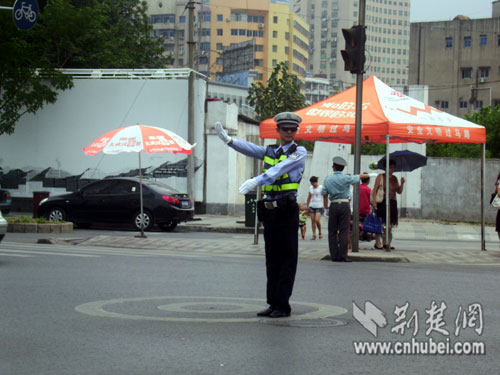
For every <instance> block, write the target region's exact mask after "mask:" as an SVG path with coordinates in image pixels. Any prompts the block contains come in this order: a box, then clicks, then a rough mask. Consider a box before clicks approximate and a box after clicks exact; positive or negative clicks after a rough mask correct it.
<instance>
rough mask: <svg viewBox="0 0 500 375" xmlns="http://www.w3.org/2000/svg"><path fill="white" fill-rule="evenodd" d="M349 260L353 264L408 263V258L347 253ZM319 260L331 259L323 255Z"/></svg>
mask: <svg viewBox="0 0 500 375" xmlns="http://www.w3.org/2000/svg"><path fill="white" fill-rule="evenodd" d="M349 259H351V260H352V261H353V262H386V263H410V261H409V260H408V258H405V257H398V256H380V255H364V254H363V255H360V254H353V253H349ZM320 260H329V261H331V260H332V258H331V257H330V255H325V256H324V257H323V258H321V259H320Z"/></svg>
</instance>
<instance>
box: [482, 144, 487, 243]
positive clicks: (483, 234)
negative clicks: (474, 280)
mask: <svg viewBox="0 0 500 375" xmlns="http://www.w3.org/2000/svg"><path fill="white" fill-rule="evenodd" d="M485 170H486V143H483V147H482V152H481V250H484V251H486V240H485V233H484V227H485V217H484V197H485V195H486V194H485V191H484V174H485Z"/></svg>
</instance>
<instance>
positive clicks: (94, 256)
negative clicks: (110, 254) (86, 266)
mask: <svg viewBox="0 0 500 375" xmlns="http://www.w3.org/2000/svg"><path fill="white" fill-rule="evenodd" d="M2 251H6V252H8V253H28V254H43V255H59V256H68V257H80V258H100V256H99V255H90V254H67V253H55V252H51V251H30V250H7V249H2Z"/></svg>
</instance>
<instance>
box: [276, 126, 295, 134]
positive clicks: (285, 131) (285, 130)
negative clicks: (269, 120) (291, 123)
mask: <svg viewBox="0 0 500 375" xmlns="http://www.w3.org/2000/svg"><path fill="white" fill-rule="evenodd" d="M280 130H281V131H282V132H284V133H295V132H296V131H297V130H298V128H283V127H280Z"/></svg>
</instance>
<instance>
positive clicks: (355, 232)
mask: <svg viewBox="0 0 500 375" xmlns="http://www.w3.org/2000/svg"><path fill="white" fill-rule="evenodd" d="M365 9H366V0H360V1H359V14H358V25H359V26H362V27H364V25H365ZM361 53H362V54H363V55H364V53H365V48H364V43H363V48H362V51H361ZM362 106H363V70H361V72H358V73H356V123H355V124H356V128H355V135H354V136H355V138H354V174H357V175H359V173H360V166H361V126H362V121H361V116H362V112H361V109H362ZM359 187H360V184H355V185H354V193H353V202H352V203H353V206H352V208H353V211H354V212H353V217H352V241H351V250H352V252H354V253H357V252H359Z"/></svg>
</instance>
